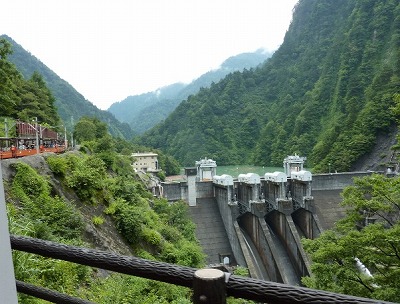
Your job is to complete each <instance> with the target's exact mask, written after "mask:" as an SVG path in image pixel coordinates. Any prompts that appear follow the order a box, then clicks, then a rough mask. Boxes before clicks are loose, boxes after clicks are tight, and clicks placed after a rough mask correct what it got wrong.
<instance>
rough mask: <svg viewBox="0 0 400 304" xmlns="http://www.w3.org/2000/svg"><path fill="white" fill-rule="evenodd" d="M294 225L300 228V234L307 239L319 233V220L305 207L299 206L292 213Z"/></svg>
mask: <svg viewBox="0 0 400 304" xmlns="http://www.w3.org/2000/svg"><path fill="white" fill-rule="evenodd" d="M292 219H293V222H294V223H295V225H296V226H297V227H298V228H299V229H300V231H301V232H300V236H301V237H305V238H307V239H315V238H317V237H318V236H319V235H320V234H321V228H320V226H319V221H318V219H317V218H315V217H314V214H313V213H312V212H310V211H308V210H306V209H303V208H300V209H297V210H296V211H295V212H293V213H292Z"/></svg>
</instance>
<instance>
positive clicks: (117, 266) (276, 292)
mask: <svg viewBox="0 0 400 304" xmlns="http://www.w3.org/2000/svg"><path fill="white" fill-rule="evenodd" d="M10 239H11V247H12V249H14V250H20V251H25V252H29V253H34V254H39V255H41V256H44V257H49V258H55V259H60V260H64V261H69V262H74V263H78V264H82V265H86V266H91V267H97V268H102V269H105V270H110V271H114V272H119V273H124V274H128V275H133V276H137V277H142V278H147V279H152V280H156V281H161V282H166V283H171V284H175V285H179V286H184V287H189V288H192V289H193V299H192V300H193V303H195V304H197V303H216V304H219V303H221V304H223V303H226V297H227V296H232V297H235V298H242V299H246V300H252V301H256V302H261V303H266V302H268V303H270V304H274V303H332V304H333V303H342V304H343V303H390V302H383V301H377V300H372V299H366V298H359V297H352V296H347V295H342V294H336V293H331V292H326V291H320V290H313V289H309V288H304V287H297V286H291V285H286V284H280V283H275V282H269V281H262V280H256V279H251V278H246V277H242V276H236V275H230V274H229V273H224V272H222V271H220V270H216V269H212V270H205V269H200V270H198V269H195V268H191V267H184V266H177V265H174V264H168V263H162V262H156V261H149V260H145V259H140V258H136V257H130V256H121V255H117V254H113V253H109V252H104V251H99V250H94V249H87V248H80V247H75V246H69V245H63V244H57V243H53V242H49V241H44V240H39V239H33V238H27V237H21V236H15V235H12V236H11V237H10ZM39 289H40V292H39V291H37V290H39ZM17 290H18V291H19V292H23V293H26V294H29V295H33V296H35V297H38V298H42V299H46V300H49V301H53V302H57V303H85V304H86V303H90V302H88V301H85V300H80V299H76V298H72V297H70V298H68V299H67V300H60V301H58V300H57V297H58V296H63V295H62V294H58V295H57V293H56V292H53V291H50V290H48V289H44V288H39V287H38V289H36V287H35V286H32V285H28V284H25V283H22V282H17ZM44 296H47V298H44ZM54 297H56V298H54ZM66 297H69V296H67V295H66ZM50 299H52V300H50ZM63 301H64V302H63Z"/></svg>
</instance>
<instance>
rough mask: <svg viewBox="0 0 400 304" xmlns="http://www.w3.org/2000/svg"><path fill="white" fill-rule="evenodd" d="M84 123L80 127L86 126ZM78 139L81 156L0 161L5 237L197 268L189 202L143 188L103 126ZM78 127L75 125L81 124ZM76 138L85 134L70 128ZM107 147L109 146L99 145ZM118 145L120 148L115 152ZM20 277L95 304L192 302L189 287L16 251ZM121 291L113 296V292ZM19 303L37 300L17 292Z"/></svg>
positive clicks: (95, 122) (198, 256) (96, 122)
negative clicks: (6, 222) (169, 199)
mask: <svg viewBox="0 0 400 304" xmlns="http://www.w3.org/2000/svg"><path fill="white" fill-rule="evenodd" d="M89 122H90V120H89V119H86V122H85V124H83V126H88V125H89ZM92 124H93V126H94V127H93V128H94V133H95V134H96V138H95V139H94V138H87V140H86V141H84V140H83V139H82V138H80V141H81V143H82V144H83V147H84V149H83V150H85V151H87V152H88V154H86V153H81V152H77V151H75V152H68V153H66V154H63V155H54V154H52V153H49V154H45V155H35V156H31V157H25V158H22V159H9V160H3V161H2V168H3V176H4V178H5V180H6V183H5V189H6V201H7V212H8V217H9V224H10V232H11V233H14V234H18V235H27V236H30V237H35V238H41V239H46V240H51V241H54V242H58V243H65V244H72V245H77V246H81V247H95V248H100V249H103V250H107V251H115V252H118V253H122V254H125V255H135V256H138V257H142V258H146V259H151V260H158V261H164V262H168V263H174V264H179V265H185V266H190V267H202V266H203V265H204V254H203V253H202V250H201V248H200V246H199V244H198V241H197V240H196V238H195V233H194V230H195V226H194V224H193V222H192V221H191V219H190V217H189V216H188V211H187V208H188V206H187V204H186V203H185V202H182V201H180V202H176V203H174V204H169V203H168V202H167V200H166V199H159V198H155V197H154V196H153V194H152V193H151V191H149V190H148V189H147V183H146V180H148V181H150V178H149V177H148V176H143V177H139V176H138V175H137V174H136V173H135V172H134V171H133V169H132V166H131V162H132V160H131V159H130V156H126V155H123V154H120V153H117V152H116V151H117V150H121V149H123V146H124V142H121V141H117V140H113V139H112V138H110V137H109V134H107V131H106V125H105V124H103V123H101V122H100V121H99V120H96V119H93V120H92ZM83 126H82V125H81V124H79V123H78V124H77V128H78V129H79V128H82V127H83ZM76 131H77V132H76V133H77V135H78V137H79V136H82V135H81V134H84V133H83V132H82V131H81V132H78V131H79V130H76ZM105 142H108V143H109V145H105V144H104V143H105ZM116 146H118V147H116ZM13 261H14V267H15V274H16V278H17V279H18V280H22V281H25V282H29V283H32V284H34V285H40V286H44V287H47V288H51V289H55V290H58V291H61V292H64V293H68V294H70V295H75V296H78V297H80V298H85V299H89V300H91V301H94V302H96V303H110V302H113V303H190V296H191V295H190V290H189V289H186V288H180V287H177V286H168V284H164V283H158V282H153V281H150V280H144V279H139V278H134V277H129V276H124V275H118V274H112V273H108V272H101V271H99V270H96V269H92V268H90V267H85V266H81V265H76V264H72V263H68V262H63V261H59V260H51V259H45V258H42V257H40V256H36V255H31V254H27V253H23V252H18V251H14V252H13ZM115 290H119V292H117V293H116V292H115ZM19 301H20V303H43V301H40V300H37V299H32V298H30V297H27V296H24V295H22V294H19Z"/></svg>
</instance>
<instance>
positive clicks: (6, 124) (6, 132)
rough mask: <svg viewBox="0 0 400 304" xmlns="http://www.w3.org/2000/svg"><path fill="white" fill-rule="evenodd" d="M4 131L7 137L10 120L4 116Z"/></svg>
mask: <svg viewBox="0 0 400 304" xmlns="http://www.w3.org/2000/svg"><path fill="white" fill-rule="evenodd" d="M4 133H5V136H6V138H7V137H8V122H7V118H4Z"/></svg>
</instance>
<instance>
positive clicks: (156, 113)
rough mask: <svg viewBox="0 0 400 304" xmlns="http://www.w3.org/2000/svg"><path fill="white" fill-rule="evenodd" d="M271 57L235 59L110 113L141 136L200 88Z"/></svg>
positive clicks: (247, 55) (118, 104) (125, 102)
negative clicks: (195, 77) (188, 81)
mask: <svg viewBox="0 0 400 304" xmlns="http://www.w3.org/2000/svg"><path fill="white" fill-rule="evenodd" d="M270 56H271V53H268V52H266V51H264V50H261V49H260V50H258V51H256V52H253V53H242V54H239V55H236V56H232V57H230V58H228V59H227V60H225V61H224V62H223V63H222V65H221V66H220V67H219V68H218V69H216V70H212V71H209V72H207V73H205V74H203V75H201V76H200V77H199V78H197V79H195V80H193V81H192V82H191V83H190V84H183V83H174V84H171V85H169V86H166V87H163V88H160V89H158V90H156V91H153V92H149V93H145V94H141V95H135V96H129V97H127V98H126V99H124V100H122V101H121V102H116V103H114V104H112V105H111V107H110V108H109V109H108V111H110V112H111V113H113V114H114V115H115V117H117V118H118V119H119V120H120V121H122V122H127V123H129V125H130V126H131V127H132V129H133V130H134V131H135V132H137V133H139V134H141V133H143V132H145V131H147V130H148V129H150V128H151V127H153V126H155V125H156V124H157V123H159V122H160V121H162V120H163V119H165V118H166V117H167V116H168V115H169V114H170V113H171V112H172V111H173V110H174V109H175V108H176V107H177V106H178V105H179V103H180V102H181V101H182V100H184V99H186V98H187V97H188V96H189V95H191V94H195V93H197V92H198V91H199V90H200V88H206V87H209V86H210V85H211V84H212V83H213V82H217V81H219V80H220V79H222V78H223V77H225V76H226V75H228V74H229V73H232V72H235V71H243V70H244V69H250V68H253V67H256V66H258V65H260V64H261V63H262V62H264V61H265V60H267V59H268V58H269V57H270Z"/></svg>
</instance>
